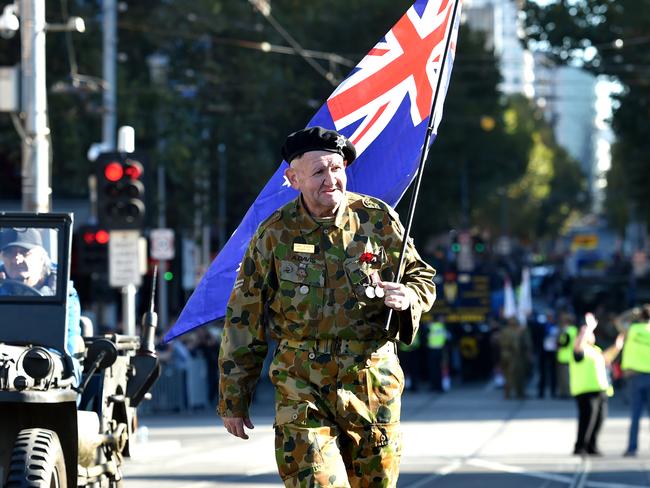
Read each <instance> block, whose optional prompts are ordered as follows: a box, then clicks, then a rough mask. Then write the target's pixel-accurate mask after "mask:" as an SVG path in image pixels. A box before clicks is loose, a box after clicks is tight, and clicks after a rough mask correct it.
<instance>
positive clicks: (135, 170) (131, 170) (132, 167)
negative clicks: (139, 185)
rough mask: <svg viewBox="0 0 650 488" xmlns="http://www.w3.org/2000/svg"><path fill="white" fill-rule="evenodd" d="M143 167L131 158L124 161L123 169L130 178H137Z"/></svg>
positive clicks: (140, 174)
mask: <svg viewBox="0 0 650 488" xmlns="http://www.w3.org/2000/svg"><path fill="white" fill-rule="evenodd" d="M142 172H143V168H142V165H141V164H140V163H139V162H137V161H133V160H131V159H130V160H128V161H127V162H126V168H125V169H124V174H125V175H126V176H128V177H129V178H131V179H132V180H137V179H138V178H140V176H142Z"/></svg>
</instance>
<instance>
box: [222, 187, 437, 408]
mask: <svg viewBox="0 0 650 488" xmlns="http://www.w3.org/2000/svg"><path fill="white" fill-rule="evenodd" d="M346 196H347V200H346V201H344V203H345V204H344V205H341V206H340V208H339V210H338V212H337V215H336V217H335V219H333V220H332V221H330V222H328V223H323V224H321V223H319V222H317V221H316V220H314V219H313V218H312V217H311V215H310V214H309V212H308V211H307V210H306V209H305V207H304V205H303V204H302V200H301V199H300V198H297V199H296V200H294V201H292V202H290V203H288V204H287V205H285V206H284V207H282V208H281V209H280V210H278V211H276V212H275V213H274V214H273V215H271V217H269V218H268V219H267V220H266V221H265V222H264V223H262V224H261V225H260V227H259V228H258V230H257V233H256V234H255V235H254V236H253V239H252V240H251V243H250V245H249V248H248V250H247V252H246V255H245V256H244V260H243V261H242V265H241V269H240V271H239V275H238V276H237V280H236V281H235V286H234V289H233V292H232V294H231V296H230V300H229V302H228V307H227V310H226V323H225V327H224V332H223V339H222V343H221V350H220V354H219V366H220V370H221V378H220V400H219V407H218V411H219V413H220V414H221V415H222V416H244V415H246V414H247V412H248V406H249V404H250V400H251V395H252V392H253V389H254V387H255V384H256V382H257V379H258V377H259V374H260V371H261V368H262V363H263V360H264V357H265V355H266V353H267V343H266V334H267V328H266V325H268V333H269V334H270V336H271V337H272V338H273V339H276V340H277V339H294V340H302V339H326V338H334V337H338V338H341V339H358V340H376V339H381V338H384V337H386V334H387V333H386V332H385V331H384V324H385V321H386V317H387V311H388V308H387V307H386V306H385V305H384V303H383V299H382V298H369V297H368V294H367V293H366V288H367V287H368V286H371V285H372V283H374V282H376V280H377V279H381V280H383V281H393V280H394V278H395V273H396V270H397V265H398V260H399V253H400V249H401V245H402V235H403V233H404V229H403V227H402V224H401V223H400V221H399V216H398V215H397V213H396V212H394V211H393V210H392V209H391V208H390V207H389V206H388V205H387V204H385V203H384V202H382V201H381V200H378V199H375V198H371V197H367V196H363V195H359V194H356V193H351V192H347V193H346ZM404 262H405V268H404V275H403V278H402V280H401V281H402V283H404V284H405V285H406V286H408V287H409V288H410V289H411V290H413V291H414V292H415V294H416V295H417V297H418V300H417V301H416V302H415V303H412V304H411V306H410V307H409V309H407V310H405V311H404V312H398V313H395V314H394V316H397V319H398V324H399V326H398V327H399V339H400V340H401V341H403V342H406V343H410V342H411V341H412V338H413V336H414V334H415V332H416V331H417V328H418V325H419V320H420V316H421V314H422V313H423V312H426V311H428V310H429V309H430V308H431V306H432V305H433V302H434V300H435V285H434V283H433V280H432V278H433V276H434V275H435V270H434V269H433V268H432V267H431V266H429V265H428V264H426V263H425V262H424V261H423V260H422V259H421V258H420V256H419V255H418V253H417V251H416V249H415V247H414V246H413V245H412V242H409V244H408V245H407V247H406V253H405V260H404ZM370 295H372V293H370Z"/></svg>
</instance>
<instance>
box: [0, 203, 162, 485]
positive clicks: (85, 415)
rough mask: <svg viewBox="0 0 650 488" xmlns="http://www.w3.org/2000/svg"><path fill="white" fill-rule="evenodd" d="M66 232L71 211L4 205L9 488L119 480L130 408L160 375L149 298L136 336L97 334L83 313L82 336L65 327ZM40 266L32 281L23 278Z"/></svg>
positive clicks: (0, 476)
mask: <svg viewBox="0 0 650 488" xmlns="http://www.w3.org/2000/svg"><path fill="white" fill-rule="evenodd" d="M71 238H72V215H70V214H27V213H1V212H0V483H1V484H2V486H3V487H5V488H14V487H57V488H66V487H74V486H93V487H116V486H120V485H121V484H122V466H123V459H124V457H125V456H129V455H130V451H131V448H132V445H133V442H134V437H135V436H134V432H135V431H136V428H137V410H136V409H137V407H138V405H139V404H140V403H141V402H142V401H143V399H145V397H146V395H147V392H148V391H149V390H150V389H151V387H152V386H153V384H154V383H155V381H156V379H157V378H158V376H159V374H160V365H159V362H158V358H157V356H156V352H155V349H154V333H155V328H156V322H157V317H156V314H155V312H154V311H153V305H152V306H151V309H150V310H149V311H148V312H147V313H145V314H144V316H143V320H142V337H137V336H126V335H120V334H108V335H102V336H97V335H94V334H93V333H92V331H91V329H92V324H91V323H90V322H89V321H88V320H87V319H85V318H82V320H81V322H82V323H84V324H85V330H86V333H85V334H74V333H73V332H70V331H68V328H70V330H71V331H73V330H74V328H75V327H76V325H77V324H74V321H75V319H74V317H75V304H76V303H75V300H76V297H75V296H69V292H70V290H72V288H71V286H70V282H69V276H70V254H71V251H70V250H71ZM21 246H22V247H21ZM2 249H4V251H3V250H2ZM43 266H45V271H44V272H43V274H42V275H41V278H40V281H39V282H38V283H34V281H33V280H32V281H29V280H27V279H25V277H26V276H27V275H28V274H29V273H30V272H32V273H36V274H37V275H38V272H40V271H39V270H41V271H42V270H43ZM34 267H37V268H38V269H37V271H38V272H36V271H34ZM152 294H153V293H152ZM152 303H153V297H152ZM70 317H71V318H72V319H71V324H70V327H68V322H69V318H70Z"/></svg>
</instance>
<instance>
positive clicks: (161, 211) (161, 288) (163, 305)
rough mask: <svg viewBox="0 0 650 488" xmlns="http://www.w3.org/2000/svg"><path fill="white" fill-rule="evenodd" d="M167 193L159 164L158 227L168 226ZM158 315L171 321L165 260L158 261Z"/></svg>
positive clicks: (165, 323) (166, 321) (164, 322)
mask: <svg viewBox="0 0 650 488" xmlns="http://www.w3.org/2000/svg"><path fill="white" fill-rule="evenodd" d="M166 216H167V193H166V191H165V166H164V165H163V164H161V163H159V164H158V228H159V229H164V228H165V227H166V226H167V217H166ZM158 268H159V269H158V317H159V323H160V324H162V325H163V327H166V326H167V324H168V322H169V317H168V315H169V314H168V310H169V306H168V300H167V280H166V279H165V273H166V272H167V269H168V263H167V261H165V260H162V259H161V260H159V261H158Z"/></svg>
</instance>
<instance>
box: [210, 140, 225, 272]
mask: <svg viewBox="0 0 650 488" xmlns="http://www.w3.org/2000/svg"><path fill="white" fill-rule="evenodd" d="M217 151H219V179H218V183H217V185H218V188H217V198H218V199H219V207H218V210H217V211H218V217H217V222H218V226H219V227H218V229H217V230H218V234H217V235H218V238H219V250H221V249H223V246H225V245H226V188H227V184H226V183H227V173H226V171H227V168H228V159H227V154H226V145H225V144H224V143H221V144H219V145H218V146H217ZM204 263H205V264H209V263H208V261H207V260H206V261H204Z"/></svg>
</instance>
